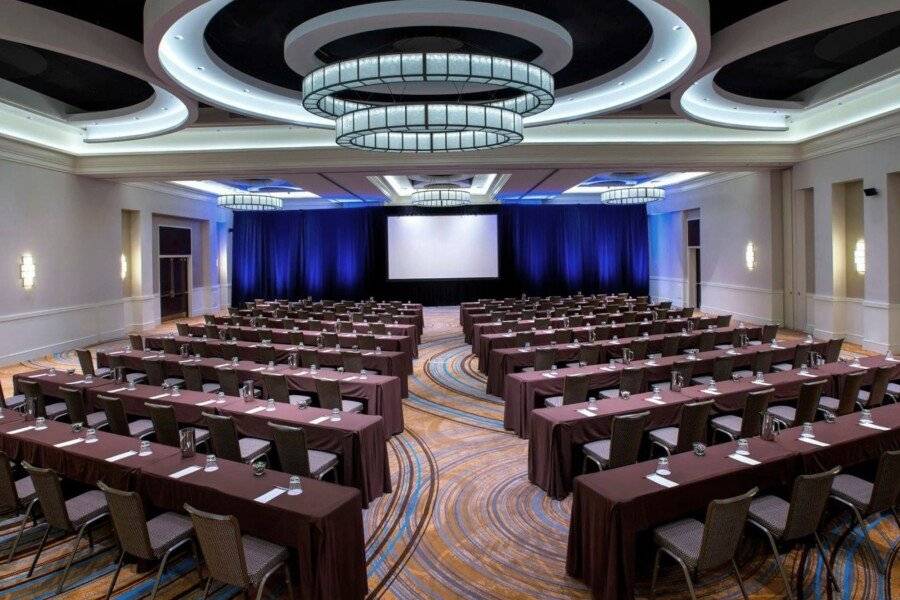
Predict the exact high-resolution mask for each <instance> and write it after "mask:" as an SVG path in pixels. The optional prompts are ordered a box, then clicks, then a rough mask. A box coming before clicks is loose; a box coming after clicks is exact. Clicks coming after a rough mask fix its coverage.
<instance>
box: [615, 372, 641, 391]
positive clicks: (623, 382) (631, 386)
mask: <svg viewBox="0 0 900 600" xmlns="http://www.w3.org/2000/svg"><path fill="white" fill-rule="evenodd" d="M644 374H645V373H644V369H642V368H640V367H626V368H625V369H622V373H621V374H620V375H619V390H621V391H623V392H628V393H629V394H640V393H641V392H643V391H644Z"/></svg>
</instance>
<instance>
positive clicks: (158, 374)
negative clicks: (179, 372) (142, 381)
mask: <svg viewBox="0 0 900 600" xmlns="http://www.w3.org/2000/svg"><path fill="white" fill-rule="evenodd" d="M141 364H143V365H144V372H145V373H146V374H147V382H148V383H149V384H150V385H158V386H165V387H173V386H176V385H177V386H183V385H184V379H182V378H180V377H166V375H165V373H166V363H164V362H163V361H161V360H159V359H158V358H145V359H143V360H141Z"/></svg>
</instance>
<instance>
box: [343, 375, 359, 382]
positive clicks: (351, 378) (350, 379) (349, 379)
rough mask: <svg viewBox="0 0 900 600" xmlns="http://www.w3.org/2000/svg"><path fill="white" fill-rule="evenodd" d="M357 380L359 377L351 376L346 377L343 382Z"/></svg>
mask: <svg viewBox="0 0 900 600" xmlns="http://www.w3.org/2000/svg"><path fill="white" fill-rule="evenodd" d="M358 378H359V375H351V376H350V377H347V378H346V379H344V380H343V381H353V380H354V379H358Z"/></svg>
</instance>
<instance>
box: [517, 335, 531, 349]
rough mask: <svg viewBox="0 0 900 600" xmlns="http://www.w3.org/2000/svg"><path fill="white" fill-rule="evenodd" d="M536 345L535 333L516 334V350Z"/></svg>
mask: <svg viewBox="0 0 900 600" xmlns="http://www.w3.org/2000/svg"><path fill="white" fill-rule="evenodd" d="M533 344H534V332H533V331H517V332H516V348H524V347H525V346H531V345H533Z"/></svg>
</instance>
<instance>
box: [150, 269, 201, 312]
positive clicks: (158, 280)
mask: <svg viewBox="0 0 900 600" xmlns="http://www.w3.org/2000/svg"><path fill="white" fill-rule="evenodd" d="M164 258H184V259H187V291H186V294H187V317H190V316H191V290H192V289H194V273H193V271H194V269H193V268H192V267H193V263H192V261H191V255H190V254H160V255H159V256H157V257H156V289H157V290H159V292H158V296H159V318H160V321H162V320H163V314H162V269H161V268H160V262H162V260H163V259H164ZM174 318H175V319H178V318H186V317H174Z"/></svg>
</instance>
